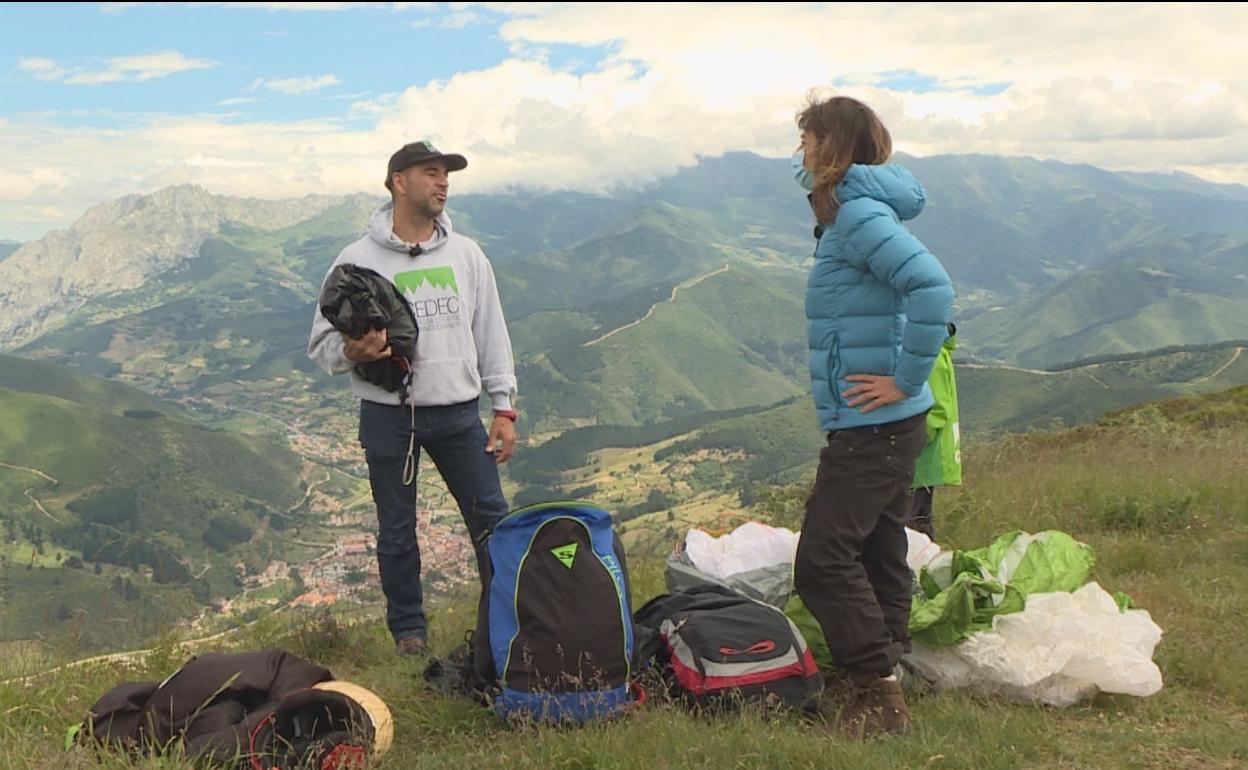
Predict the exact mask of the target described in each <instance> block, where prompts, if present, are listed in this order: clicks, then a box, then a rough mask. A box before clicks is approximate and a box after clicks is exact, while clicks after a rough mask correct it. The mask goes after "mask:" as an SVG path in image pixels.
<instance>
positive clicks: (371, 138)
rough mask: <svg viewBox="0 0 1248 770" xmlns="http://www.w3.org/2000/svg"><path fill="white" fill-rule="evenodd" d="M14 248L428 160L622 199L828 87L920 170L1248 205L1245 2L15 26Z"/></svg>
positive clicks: (70, 15) (434, 7)
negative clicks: (1041, 175)
mask: <svg viewBox="0 0 1248 770" xmlns="http://www.w3.org/2000/svg"><path fill="white" fill-rule="evenodd" d="M0 25H2V28H3V29H4V31H5V41H6V45H5V53H4V56H7V57H8V60H7V61H4V60H3V59H2V58H0V238H5V237H7V238H17V239H21V240H27V239H31V238H36V237H39V236H40V235H42V234H43V233H45V232H47V231H48V230H49V229H52V228H56V227H65V226H66V225H68V224H69V223H71V222H72V221H73V220H74V219H75V218H77V216H78V215H80V214H81V213H82V211H83V210H85V209H86V208H87V207H89V206H91V205H93V204H95V203H99V202H101V201H104V200H109V199H112V198H116V197H118V196H120V195H123V194H127V193H145V192H151V191H153V190H156V189H159V188H161V187H164V186H167V185H171V184H177V183H183V182H195V183H198V184H201V185H203V186H205V187H207V188H208V189H209V190H211V191H213V192H217V193H223V194H230V195H244V196H258V197H265V198H279V197H289V196H296V195H303V194H307V193H345V192H355V191H368V192H372V193H375V194H378V195H380V194H382V193H383V192H384V191H383V190H382V187H381V182H382V179H383V177H384V169H385V161H386V158H387V157H388V155H389V153H390V152H391V151H393V150H394V149H395V148H396V147H398V146H399V145H401V144H402V143H404V142H406V141H411V140H413V139H420V138H429V139H432V140H433V141H434V142H435V143H437V144H438V145H439V146H441V147H442V148H443V149H447V150H455V151H459V152H463V153H464V154H466V155H467V156H468V158H469V160H470V165H469V168H468V169H467V170H466V171H464V172H463V173H462V174H457V175H456V177H455V178H454V183H455V186H454V189H455V191H457V192H464V191H488V190H500V189H505V188H515V187H522V186H530V187H539V188H546V189H550V188H571V189H579V190H592V191H610V190H611V189H613V188H616V187H619V186H636V185H641V184H645V183H647V182H649V181H651V180H654V179H656V178H660V177H662V176H665V175H668V174H671V173H673V172H674V171H675V170H677V169H678V168H680V167H682V166H686V165H689V164H692V163H694V162H696V159H697V157H698V156H699V155H708V156H714V155H719V154H721V153H723V152H725V151H730V150H752V151H755V152H758V153H761V154H764V155H771V156H782V155H785V156H787V155H788V153H789V152H790V151H791V150H792V148H793V146H794V145H795V144H796V137H797V133H796V129H795V128H794V125H793V115H794V113H795V112H796V110H797V109H798V107H799V106H800V105H801V103H802V100H803V98H804V97H805V95H806V93H807V92H808V91H809V90H810V89H811V88H812V87H821V88H825V89H828V93H832V92H841V93H849V94H852V95H855V96H858V97H860V98H863V99H865V100H866V101H868V103H870V104H871V105H872V106H874V107H875V108H876V109H877V110H878V111H879V112H880V113H881V115H882V116H883V117H884V119H885V122H886V123H887V124H888V125H889V128H890V130H891V131H892V132H893V136H894V139H895V143H896V145H897V147H898V148H899V149H901V150H903V151H906V152H910V153H913V154H919V155H929V154H936V153H995V154H1008V155H1030V156H1035V157H1042V158H1057V159H1060V160H1066V161H1071V162H1082V163H1092V164H1095V165H1100V166H1104V167H1106V168H1111V169H1127V170H1149V171H1172V170H1181V171H1186V172H1189V173H1193V174H1197V175H1199V176H1202V177H1205V178H1207V179H1211V180H1214V181H1218V182H1234V183H1240V184H1248V53H1245V51H1246V50H1248V46H1245V45H1244V34H1245V32H1244V31H1245V30H1248V7H1246V6H1243V5H1210V6H1201V5H1182V6H1177V5H1153V4H1148V5H1134V4H1113V5H1106V4H1079V5H1039V4H1027V5H980V4H976V5H966V6H961V5H953V4H947V3H941V4H932V5H922V4H920V5H911V4H907V5H876V4H872V5H855V4H789V5H786V4H779V3H768V4H766V5H750V4H732V5H701V4H699V5H688V6H681V5H668V4H665V5H662V6H650V5H624V4H611V5H590V4H526V3H517V4H476V3H452V4H441V3H351V4H348V3H248V4H241V3H237V4H236V3H179V4H172V3H150V4H149V3H104V4H78V5H38V6H36V5H21V4H6V5H4V6H0Z"/></svg>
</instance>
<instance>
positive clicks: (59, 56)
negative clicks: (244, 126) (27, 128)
mask: <svg viewBox="0 0 1248 770" xmlns="http://www.w3.org/2000/svg"><path fill="white" fill-rule="evenodd" d="M2 13H3V19H4V27H5V32H6V34H5V38H6V40H8V41H9V44H8V45H6V53H7V54H9V55H10V56H11V59H12V60H13V62H18V61H21V60H22V59H27V60H29V59H36V58H46V59H52V60H54V61H55V62H56V64H57V65H58V66H59V67H61V68H66V69H71V68H80V69H81V70H82V71H84V72H88V73H90V72H102V71H108V70H109V68H110V60H112V59H115V58H117V57H121V56H141V55H153V54H160V53H162V52H169V51H176V52H177V53H179V54H181V56H182V57H184V58H185V59H187V60H190V61H191V62H193V63H197V64H198V67H200V68H195V69H187V70H185V71H181V72H176V73H173V74H170V75H167V76H164V77H154V78H150V79H148V80H143V81H139V80H136V79H134V77H135V76H134V75H130V76H129V77H128V79H127V80H123V81H117V82H112V83H107V84H98V85H90V84H77V85H75V84H67V83H65V82H64V78H56V79H52V80H43V79H39V78H38V77H37V76H36V75H35V74H34V73H32V72H29V71H23V70H22V69H20V68H16V69H15V68H7V69H6V71H5V72H4V74H3V79H2V80H0V87H2V88H3V90H4V95H5V106H4V112H5V113H11V112H41V111H58V112H64V111H74V112H78V113H83V112H100V113H107V114H113V115H120V114H126V113H153V112H162V113H166V112H173V113H192V112H202V113H219V114H222V115H226V114H229V115H238V116H241V117H243V118H246V119H260V120H292V119H306V118H326V117H329V118H337V117H340V116H341V115H342V113H343V107H344V104H343V103H344V101H346V102H348V103H349V102H350V101H358V100H360V99H364V98H369V97H376V96H379V95H381V94H385V93H394V92H397V91H401V90H402V89H404V88H406V87H407V86H409V85H411V84H412V83H413V82H427V81H429V80H437V79H445V78H449V77H450V76H452V75H454V74H455V73H456V72H458V71H461V70H473V69H480V68H484V67H487V66H489V65H492V64H496V63H498V62H499V61H501V60H502V59H503V58H505V57H506V55H507V51H508V46H507V45H506V44H505V43H504V42H503V41H502V40H501V39H499V37H498V36H497V34H492V33H496V30H497V26H498V22H499V17H498V15H497V14H495V13H493V12H492V11H488V10H473V11H455V10H452V9H450V8H448V7H432V8H422V7H416V8H406V9H402V10H396V9H395V8H393V7H382V6H377V7H362V8H360V9H358V10H353V11H350V12H332V11H325V12H293V11H283V10H272V9H267V8H264V7H262V6H257V8H256V9H255V10H251V9H247V8H226V7H214V6H207V7H202V6H201V7H189V6H186V5H173V4H167V5H153V6H147V7H143V6H139V7H131V6H107V5H104V6H101V5H98V4H81V3H76V4H68V5H53V4H39V5H34V4H21V5H20V6H17V7H15V6H6V7H5V8H4V10H3V12H2ZM460 24H462V26H453V27H449V28H448V27H447V26H446V25H460ZM326 76H332V79H333V80H336V81H337V82H330V83H329V84H328V85H318V83H317V82H316V81H318V80H320V79H324V78H326ZM257 81H262V82H261V83H259V84H257ZM273 81H276V85H275V86H270V85H268V84H269V83H271V82H273ZM283 81H292V82H287V83H285V85H284V88H285V91H283V90H277V89H281V88H283ZM297 81H305V82H304V83H299V82H297ZM322 82H326V81H324V80H322ZM102 85H107V86H108V87H107V88H104V87H101V86H102ZM300 88H304V89H308V90H304V91H302V92H299V89H300ZM241 100H245V101H241ZM223 102H224V104H222V103H223ZM69 119H70V120H79V121H83V120H87V119H88V118H87V116H86V115H83V114H79V115H78V116H77V117H75V118H69Z"/></svg>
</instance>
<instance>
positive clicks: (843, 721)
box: [829, 674, 910, 738]
mask: <svg viewBox="0 0 1248 770" xmlns="http://www.w3.org/2000/svg"><path fill="white" fill-rule="evenodd" d="M847 683H848V684H849V686H850V687H851V688H852V690H853V692H852V695H851V697H850V698H849V699H848V702H846V703H845V705H844V706H843V707H842V708H841V709H840V713H839V714H837V716H836V721H835V722H834V723H833V724H832V725H829V727H830V728H831V729H832V730H833V731H834V732H835V733H836V734H838V735H841V736H844V737H847V738H869V737H871V736H874V735H879V734H881V733H900V734H906V733H909V732H910V708H909V707H908V706H906V698H905V696H904V695H903V694H902V692H901V683H900V682H898V681H897V680H895V679H881V678H878V677H874V676H865V677H864V676H861V675H858V674H853V675H850V676H849V677H848V679H847Z"/></svg>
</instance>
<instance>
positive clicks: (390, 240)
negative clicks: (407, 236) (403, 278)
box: [368, 201, 451, 252]
mask: <svg viewBox="0 0 1248 770" xmlns="http://www.w3.org/2000/svg"><path fill="white" fill-rule="evenodd" d="M433 221H434V224H435V225H436V227H434V228H433V235H432V236H431V237H430V238H429V240H427V241H423V242H421V243H420V244H415V243H408V242H406V241H404V240H403V239H402V238H400V237H399V236H397V235H395V234H394V201H387V202H386V203H383V204H382V205H381V208H379V209H377V210H376V211H374V212H373V215H372V217H371V218H370V219H369V220H368V235H369V237H370V238H372V239H373V240H374V241H376V242H377V243H378V244H380V245H381V246H384V247H385V248H387V249H390V250H391V251H403V252H410V251H411V250H412V248H413V247H414V246H417V245H419V246H420V249H421V251H422V252H427V251H433V250H434V249H436V248H438V247H439V246H441V245H442V244H444V243H446V240H447V237H448V236H450V234H451V218H450V217H449V216H447V215H446V212H445V211H443V212H442V213H441V214H438V216H437V218H436V219H434V220H433Z"/></svg>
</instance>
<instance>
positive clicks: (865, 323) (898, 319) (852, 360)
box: [806, 164, 953, 431]
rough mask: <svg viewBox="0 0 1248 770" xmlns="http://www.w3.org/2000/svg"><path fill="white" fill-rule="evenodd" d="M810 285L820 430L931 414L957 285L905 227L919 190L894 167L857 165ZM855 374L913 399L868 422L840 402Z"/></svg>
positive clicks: (841, 189) (841, 191)
mask: <svg viewBox="0 0 1248 770" xmlns="http://www.w3.org/2000/svg"><path fill="white" fill-rule="evenodd" d="M836 194H837V198H838V199H839V200H840V201H841V207H840V210H839V211H838V212H837V215H836V219H835V220H834V221H833V222H832V223H831V224H825V226H824V227H823V228H822V234H821V235H820V237H819V245H818V246H816V247H815V264H814V267H812V268H811V270H810V276H809V278H808V280H807V284H806V319H807V336H808V338H809V343H810V378H811V387H812V390H813V391H814V395H815V409H816V411H818V413H819V422H820V424H821V425H822V426H823V429H824V430H827V431H833V430H844V429H846V428H858V427H862V426H864V425H880V424H883V423H887V422H894V421H896V420H904V419H906V418H907V417H913V416H914V415H916V414H919V413H921V412H923V411H925V410H927V409H930V408H931V406H932V392H931V389H930V388H929V387H928V385H927V378H928V374H929V373H930V372H931V369H932V363H933V362H934V361H935V360H936V354H937V353H939V352H940V346H941V344H942V343H944V341H945V336H946V334H947V332H946V324H948V322H949V317H950V314H951V312H952V307H953V285H952V284H951V283H950V282H949V276H948V275H947V274H946V273H945V269H944V268H943V267H941V264H940V262H939V261H937V259H936V258H935V257H934V256H932V254H931V253H930V252H929V251H928V250H927V249H926V248H924V246H923V244H922V243H919V241H918V239H917V238H915V237H914V236H913V235H911V234H910V231H909V230H907V229H906V227H905V226H904V225H903V224H901V220H906V219H913V218H914V217H916V216H918V215H919V212H920V211H922V210H923V203H924V200H925V194H924V192H923V186H922V185H921V184H919V181H918V180H917V179H915V178H914V176H913V175H912V174H911V173H910V172H909V171H907V170H906V169H904V168H902V167H901V166H898V165H895V164H888V165H883V166H862V165H854V166H850V167H849V171H848V172H846V174H845V178H844V179H843V180H841V182H840V184H838V185H837V187H836ZM851 374H878V375H892V376H893V377H895V378H896V383H897V387H898V388H900V389H901V391H902V392H903V393H905V394H906V395H907V396H908V398H906V399H904V400H902V401H898V402H896V403H893V404H889V405H888V406H884V407H881V408H879V409H876V410H875V411H873V412H869V413H867V414H863V413H862V412H861V411H859V409H858V408H857V407H850V406H847V405H846V401H847V399H846V398H845V397H843V396H842V395H841V394H842V393H843V392H844V391H845V390H847V389H849V388H850V387H851V386H852V385H853V384H854V383H850V382H846V381H845V378H846V377H848V376H849V375H851Z"/></svg>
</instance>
